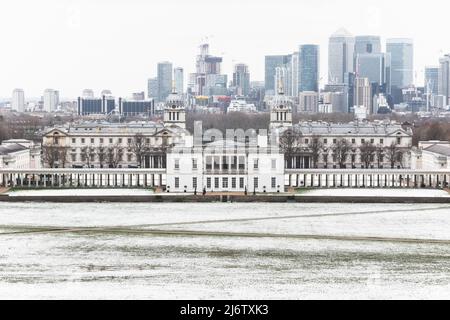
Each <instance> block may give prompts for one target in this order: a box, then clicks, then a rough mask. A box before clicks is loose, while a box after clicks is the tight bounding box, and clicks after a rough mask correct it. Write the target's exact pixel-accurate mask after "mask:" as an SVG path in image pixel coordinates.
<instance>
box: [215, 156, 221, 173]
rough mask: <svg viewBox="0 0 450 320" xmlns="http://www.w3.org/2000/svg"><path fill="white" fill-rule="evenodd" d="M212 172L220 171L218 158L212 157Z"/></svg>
mask: <svg viewBox="0 0 450 320" xmlns="http://www.w3.org/2000/svg"><path fill="white" fill-rule="evenodd" d="M214 170H220V157H214Z"/></svg>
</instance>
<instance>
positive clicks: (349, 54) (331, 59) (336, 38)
mask: <svg viewBox="0 0 450 320" xmlns="http://www.w3.org/2000/svg"><path fill="white" fill-rule="evenodd" d="M354 54H355V37H353V36H352V35H351V34H350V33H349V32H348V31H347V30H345V29H339V30H338V31H337V32H335V33H334V34H333V35H332V36H331V37H330V40H329V45H328V83H330V84H340V83H345V81H346V79H347V74H348V73H352V72H354V70H355V68H354V58H355V57H354Z"/></svg>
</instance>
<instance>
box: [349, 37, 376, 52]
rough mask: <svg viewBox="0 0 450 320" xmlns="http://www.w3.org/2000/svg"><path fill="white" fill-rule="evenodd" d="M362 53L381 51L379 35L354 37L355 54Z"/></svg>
mask: <svg viewBox="0 0 450 320" xmlns="http://www.w3.org/2000/svg"><path fill="white" fill-rule="evenodd" d="M364 53H381V40H380V37H379V36H357V37H355V56H356V55H358V54H364Z"/></svg>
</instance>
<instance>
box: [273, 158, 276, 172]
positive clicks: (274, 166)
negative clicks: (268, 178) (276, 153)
mask: <svg viewBox="0 0 450 320" xmlns="http://www.w3.org/2000/svg"><path fill="white" fill-rule="evenodd" d="M276 169H277V159H272V170H276Z"/></svg>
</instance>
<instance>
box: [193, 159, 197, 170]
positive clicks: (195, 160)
mask: <svg viewBox="0 0 450 320" xmlns="http://www.w3.org/2000/svg"><path fill="white" fill-rule="evenodd" d="M192 170H197V159H192Z"/></svg>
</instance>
